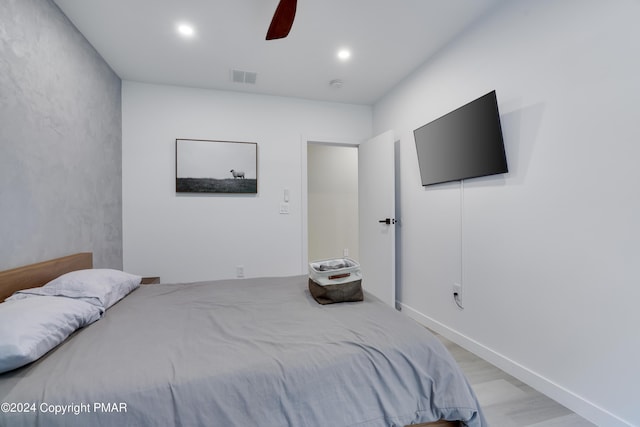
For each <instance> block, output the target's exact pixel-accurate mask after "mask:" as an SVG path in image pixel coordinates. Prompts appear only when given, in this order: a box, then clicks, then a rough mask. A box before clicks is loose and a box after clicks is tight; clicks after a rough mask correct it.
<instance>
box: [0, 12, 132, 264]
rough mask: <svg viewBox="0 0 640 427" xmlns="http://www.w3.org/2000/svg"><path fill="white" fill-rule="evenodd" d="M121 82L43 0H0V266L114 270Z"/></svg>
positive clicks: (118, 238)
mask: <svg viewBox="0 0 640 427" xmlns="http://www.w3.org/2000/svg"><path fill="white" fill-rule="evenodd" d="M120 87H121V81H120V79H119V78H118V76H117V75H116V74H115V73H114V72H113V71H112V70H111V68H110V67H109V66H108V65H107V64H106V63H105V61H104V60H103V59H102V57H100V55H99V54H98V53H97V52H96V51H95V50H94V49H93V47H92V46H91V45H90V44H89V43H88V42H87V41H86V39H85V38H84V37H83V36H82V34H80V33H79V32H78V31H77V30H76V28H75V27H74V26H73V25H72V24H71V23H70V21H69V20H68V19H67V18H66V17H65V16H64V14H63V13H62V12H61V11H60V10H59V9H58V7H57V6H56V5H55V3H53V1H51V0H0V269H6V268H11V267H15V266H19V265H23V264H27V263H31V262H36V261H41V260H45V259H49V258H54V257H58V256H63V255H67V254H70V253H73V252H78V251H91V252H93V253H94V265H95V266H97V267H110V268H122V110H121V98H120V95H121V91H120Z"/></svg>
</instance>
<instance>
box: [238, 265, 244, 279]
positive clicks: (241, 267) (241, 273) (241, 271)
mask: <svg viewBox="0 0 640 427" xmlns="http://www.w3.org/2000/svg"><path fill="white" fill-rule="evenodd" d="M236 277H237V278H238V279H241V278H243V277H244V265H236Z"/></svg>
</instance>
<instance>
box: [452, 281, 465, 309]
mask: <svg viewBox="0 0 640 427" xmlns="http://www.w3.org/2000/svg"><path fill="white" fill-rule="evenodd" d="M453 300H454V302H455V303H456V305H457V306H458V307H460V308H464V307H463V306H462V285H461V284H460V283H454V284H453Z"/></svg>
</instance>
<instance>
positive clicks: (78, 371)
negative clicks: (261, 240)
mask: <svg viewBox="0 0 640 427" xmlns="http://www.w3.org/2000/svg"><path fill="white" fill-rule="evenodd" d="M307 279H308V277H307V276H296V277H280V278H258V279H242V280H238V279H236V280H226V281H213V282H198V283H188V284H158V285H148V286H141V287H140V288H139V289H137V290H135V291H133V292H132V293H131V294H130V295H128V296H127V297H125V298H124V299H123V300H121V301H120V302H119V303H117V304H116V305H114V306H113V307H111V308H110V309H109V310H107V312H106V314H105V316H104V317H103V318H102V319H101V320H99V321H97V322H95V323H94V324H92V325H90V326H88V327H85V328H83V329H81V330H79V331H77V332H76V333H75V334H73V335H72V336H71V337H69V338H68V339H67V340H66V341H65V342H64V343H63V344H61V345H60V346H58V347H57V348H55V349H54V350H52V351H51V352H49V353H48V354H47V355H45V356H44V357H43V358H41V359H40V360H38V361H36V362H34V363H32V364H30V365H27V366H25V367H23V368H20V369H16V370H14V371H11V372H7V373H4V374H1V375H0V402H1V403H2V411H0V425H3V426H4V425H7V426H9V425H10V426H42V427H45V426H46V427H50V426H87V425H92V426H123V425H135V426H214V427H215V426H221V427H222V426H224V427H229V426H261V427H269V426H273V427H281V426H295V427H299V426H300V427H303V426H310V427H311V426H314V427H325V426H331V427H340V426H345V427H347V426H358V427H382V426H405V425H408V424H412V423H423V422H429V421H436V420H439V419H448V420H463V421H464V423H465V424H466V425H469V426H473V427H480V426H485V425H486V421H485V420H484V417H483V415H482V411H481V409H480V406H479V404H478V401H477V399H476V397H475V395H474V393H473V390H472V389H471V387H470V386H469V384H468V382H467V380H466V378H465V377H464V375H463V373H462V372H461V371H460V369H459V367H458V366H457V364H456V362H455V361H454V360H453V358H452V357H451V355H450V354H449V353H448V351H447V350H446V349H445V348H444V346H443V345H442V344H441V343H440V341H439V340H438V339H437V338H436V337H434V336H433V335H432V334H431V333H430V332H429V331H428V330H426V329H425V328H423V327H421V326H420V325H418V324H417V323H415V322H414V321H413V320H411V319H409V318H407V317H406V316H404V315H403V314H401V313H399V312H397V311H396V310H393V309H392V308H391V307H388V306H387V305H385V304H383V303H382V302H381V301H379V300H377V299H376V298H375V297H373V296H371V295H369V294H366V295H365V299H364V301H362V302H355V303H340V304H332V305H324V306H323V305H319V304H317V303H316V302H315V301H314V300H313V298H312V297H311V295H310V294H309V291H308V289H307ZM8 405H9V406H8Z"/></svg>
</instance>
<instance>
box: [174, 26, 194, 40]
mask: <svg viewBox="0 0 640 427" xmlns="http://www.w3.org/2000/svg"><path fill="white" fill-rule="evenodd" d="M177 28H178V33H179V34H180V35H181V36H184V37H193V35H194V34H195V33H196V31H195V30H194V29H193V26H191V25H189V24H178V27H177Z"/></svg>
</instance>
